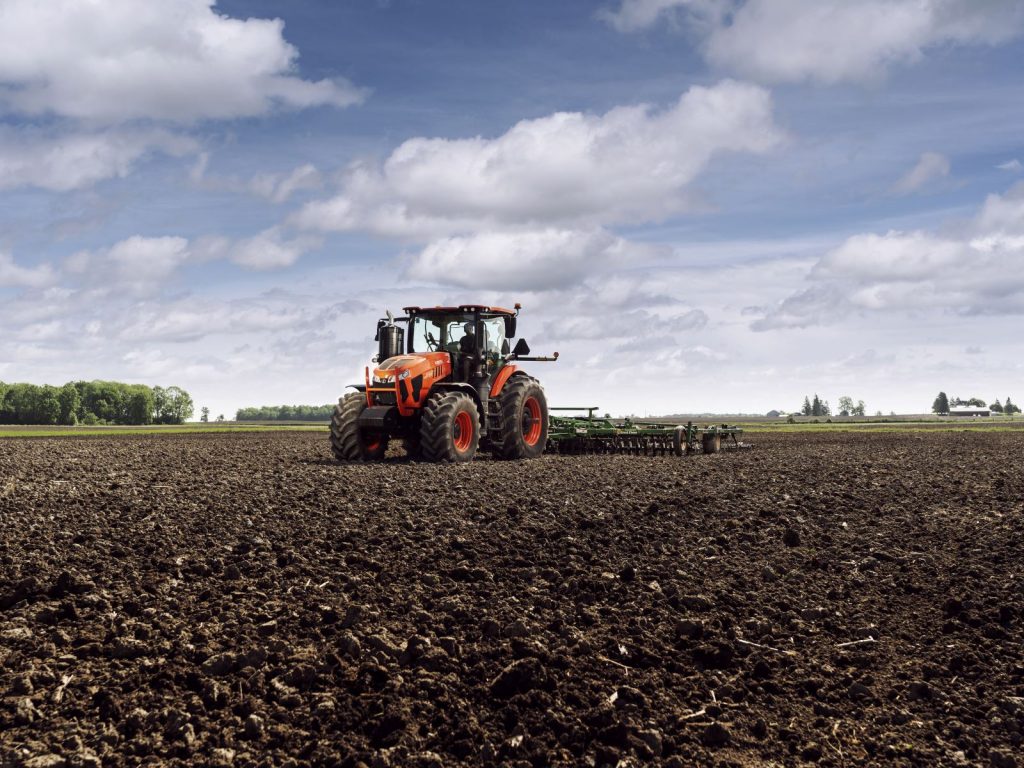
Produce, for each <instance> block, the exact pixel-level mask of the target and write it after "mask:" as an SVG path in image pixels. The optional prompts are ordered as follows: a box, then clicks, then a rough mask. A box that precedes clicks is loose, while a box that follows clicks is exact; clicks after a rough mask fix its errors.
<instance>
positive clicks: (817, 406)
mask: <svg viewBox="0 0 1024 768" xmlns="http://www.w3.org/2000/svg"><path fill="white" fill-rule="evenodd" d="M821 415H822V411H821V398H819V397H818V393H817V392H815V393H814V400H812V401H811V416H821Z"/></svg>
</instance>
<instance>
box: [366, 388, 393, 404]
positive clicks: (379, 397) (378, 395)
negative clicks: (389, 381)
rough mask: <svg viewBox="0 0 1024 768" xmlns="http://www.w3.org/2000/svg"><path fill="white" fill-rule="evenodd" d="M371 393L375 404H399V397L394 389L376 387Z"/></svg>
mask: <svg viewBox="0 0 1024 768" xmlns="http://www.w3.org/2000/svg"><path fill="white" fill-rule="evenodd" d="M370 394H371V395H372V396H373V404H374V405H398V398H397V397H396V396H395V390H393V389H388V390H382V389H375V390H371V392H370Z"/></svg>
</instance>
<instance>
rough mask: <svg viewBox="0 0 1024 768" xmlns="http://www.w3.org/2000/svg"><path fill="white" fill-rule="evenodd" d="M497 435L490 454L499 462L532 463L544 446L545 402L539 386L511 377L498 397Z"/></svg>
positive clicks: (545, 433) (525, 377)
mask: <svg viewBox="0 0 1024 768" xmlns="http://www.w3.org/2000/svg"><path fill="white" fill-rule="evenodd" d="M498 405H499V408H500V410H501V434H500V435H499V437H498V439H497V440H496V441H495V444H494V453H495V455H496V456H498V457H500V458H502V459H535V458H537V457H538V456H540V455H541V454H542V453H544V449H545V447H546V446H547V442H548V400H547V397H546V396H545V395H544V388H543V387H542V386H541V385H540V382H539V381H537V380H536V379H534V378H532V377H530V376H513V377H512V378H511V379H509V380H508V382H507V383H506V384H505V387H504V389H502V390H501V394H500V395H498Z"/></svg>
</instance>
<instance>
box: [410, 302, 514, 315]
mask: <svg viewBox="0 0 1024 768" xmlns="http://www.w3.org/2000/svg"><path fill="white" fill-rule="evenodd" d="M402 311H404V312H408V313H413V312H415V313H417V314H421V315H424V314H430V313H435V312H436V313H438V314H456V313H459V312H487V313H490V314H492V315H510V316H514V315H515V314H516V310H514V309H505V308H504V307H485V306H484V305H483V304H461V305H459V306H457V307H403V308H402Z"/></svg>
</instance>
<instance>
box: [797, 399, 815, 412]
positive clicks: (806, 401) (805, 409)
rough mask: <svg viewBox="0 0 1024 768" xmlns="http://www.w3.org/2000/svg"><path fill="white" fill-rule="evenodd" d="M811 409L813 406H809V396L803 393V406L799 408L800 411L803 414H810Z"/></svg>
mask: <svg viewBox="0 0 1024 768" xmlns="http://www.w3.org/2000/svg"><path fill="white" fill-rule="evenodd" d="M812 410H813V407H812V406H811V398H809V397H808V396H807V395H804V404H803V407H802V408H801V409H800V413H802V414H803V415H804V416H810V415H811V411H812Z"/></svg>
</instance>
